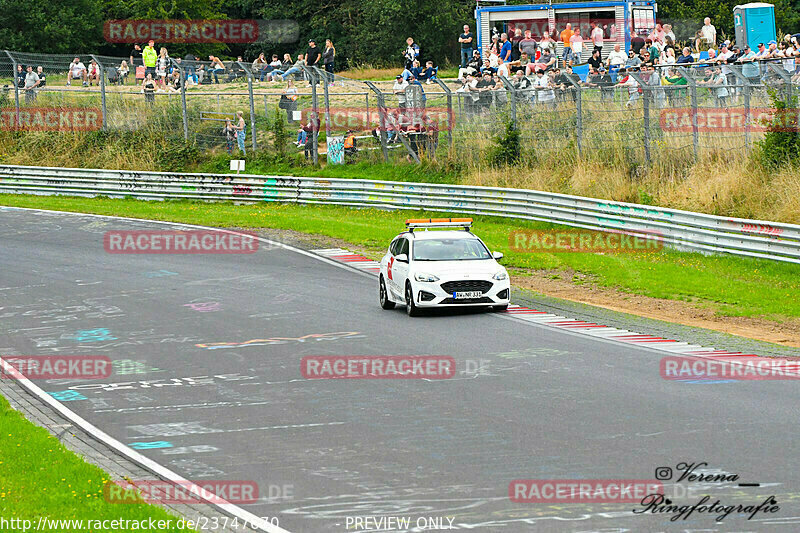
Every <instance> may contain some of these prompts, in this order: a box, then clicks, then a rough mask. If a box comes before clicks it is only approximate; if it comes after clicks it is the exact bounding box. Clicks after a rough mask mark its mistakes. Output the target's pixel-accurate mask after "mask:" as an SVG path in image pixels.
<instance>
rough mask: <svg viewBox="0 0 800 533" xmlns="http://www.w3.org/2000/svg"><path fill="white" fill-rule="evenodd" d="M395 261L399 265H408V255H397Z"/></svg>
mask: <svg viewBox="0 0 800 533" xmlns="http://www.w3.org/2000/svg"><path fill="white" fill-rule="evenodd" d="M394 260H395V261H397V262H398V263H408V255H407V254H397V255H396V256H394Z"/></svg>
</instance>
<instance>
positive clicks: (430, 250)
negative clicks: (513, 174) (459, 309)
mask: <svg viewBox="0 0 800 533" xmlns="http://www.w3.org/2000/svg"><path fill="white" fill-rule="evenodd" d="M406 226H407V231H405V232H403V233H401V234H400V235H398V236H397V237H395V238H394V240H392V244H391V245H390V246H389V250H388V251H387V252H386V255H384V256H383V259H381V272H380V276H379V277H380V279H379V291H380V303H381V307H382V308H384V309H392V308H394V306H395V305H396V304H401V305H405V306H406V310H407V312H408V314H409V316H416V315H417V314H419V310H420V308H423V307H447V306H484V307H493V308H495V309H497V310H505V309H506V308H508V299H509V296H510V292H511V291H510V289H511V285H510V281H509V279H508V272H506V269H505V268H503V267H502V266H501V265H500V264H499V263H498V262H497V260H498V259H501V258H502V257H503V254H502V253H500V252H494V253H492V252H490V251H489V249H488V248H487V247H486V245H485V244H484V243H483V241H481V240H480V239H479V238H478V237H477V236H475V235H474V234H473V233H472V232H471V231H470V227H471V226H472V219H471V218H444V219H421V220H419V219H414V220H407V221H406ZM422 229H424V230H425V231H419V230H422ZM431 229H436V230H437V231H429V230H431ZM415 230H416V231H415Z"/></svg>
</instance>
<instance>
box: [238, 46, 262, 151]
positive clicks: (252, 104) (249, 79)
mask: <svg viewBox="0 0 800 533" xmlns="http://www.w3.org/2000/svg"><path fill="white" fill-rule="evenodd" d="M236 64H237V65H239V68H241V69H242V70H243V71H244V73H245V74H247V96H248V98H249V100H250V131H251V133H250V137H251V139H252V140H251V144H252V146H253V151H254V152H255V151H256V150H258V144H257V142H256V108H255V102H253V72H252V71H251V70H250V66H249V65H244V64H243V63H242V62H241V61H237V62H236Z"/></svg>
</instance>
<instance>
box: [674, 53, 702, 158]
mask: <svg viewBox="0 0 800 533" xmlns="http://www.w3.org/2000/svg"><path fill="white" fill-rule="evenodd" d="M678 70H679V71H680V73H681V74H682V75H683V77H684V78H685V79H686V83H688V84H689V89H690V91H691V95H692V147H693V149H694V159H695V161H697V159H698V158H699V157H700V130H699V128H698V127H697V82H696V81H695V79H694V78H693V77H692V75H691V73H690V72H689V71H688V70H686V67H678Z"/></svg>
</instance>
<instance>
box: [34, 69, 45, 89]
mask: <svg viewBox="0 0 800 533" xmlns="http://www.w3.org/2000/svg"><path fill="white" fill-rule="evenodd" d="M36 75H37V76H39V87H44V86H45V85H47V76H46V75H45V73H44V69H43V68H42V66H41V65H39V66H38V67H36Z"/></svg>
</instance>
